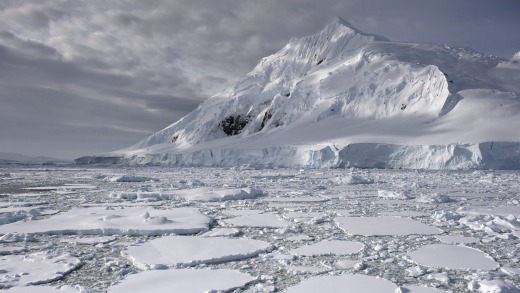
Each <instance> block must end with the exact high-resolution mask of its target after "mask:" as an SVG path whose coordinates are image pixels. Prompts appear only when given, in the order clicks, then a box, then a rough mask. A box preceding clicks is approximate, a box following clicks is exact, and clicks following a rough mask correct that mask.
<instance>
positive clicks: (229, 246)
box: [123, 236, 272, 270]
mask: <svg viewBox="0 0 520 293" xmlns="http://www.w3.org/2000/svg"><path fill="white" fill-rule="evenodd" d="M270 249H272V247H271V245H270V244H269V243H266V242H263V241H259V240H252V239H244V238H239V239H228V238H217V237H211V238H208V237H198V236H169V237H161V238H158V239H154V240H151V241H148V242H146V243H143V244H141V245H138V246H130V247H128V248H127V249H126V250H125V251H124V252H123V254H124V255H125V256H126V257H128V258H129V259H130V260H131V261H132V263H134V264H135V265H136V266H137V267H139V268H141V269H144V270H149V269H157V268H160V269H164V268H168V267H178V266H193V265H197V264H210V263H221V262H226V261H233V260H240V259H244V258H250V257H254V256H257V255H258V254H260V253H263V252H266V251H268V250H270Z"/></svg>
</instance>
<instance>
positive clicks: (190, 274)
mask: <svg viewBox="0 0 520 293" xmlns="http://www.w3.org/2000/svg"><path fill="white" fill-rule="evenodd" d="M253 280H254V279H253V278H252V277H251V276H250V275H248V274H244V273H241V272H238V271H234V270H229V269H218V270H210V269H171V270H154V271H145V272H142V273H138V274H135V275H129V276H128V277H126V278H125V279H124V280H123V281H122V282H121V283H119V284H117V285H114V286H112V287H110V288H108V292H109V293H128V292H149V291H150V290H151V289H153V290H152V291H153V292H154V293H170V292H182V293H202V292H208V293H209V292H222V291H229V290H232V289H234V288H239V287H242V286H244V285H246V284H247V283H249V282H251V281H253Z"/></svg>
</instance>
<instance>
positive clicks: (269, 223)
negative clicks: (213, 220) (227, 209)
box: [224, 214, 292, 228]
mask: <svg viewBox="0 0 520 293" xmlns="http://www.w3.org/2000/svg"><path fill="white" fill-rule="evenodd" d="M224 222H225V223H227V224H230V225H233V226H237V227H267V228H284V227H287V226H290V225H292V224H291V222H288V221H286V220H283V219H281V218H280V217H279V216H278V215H275V214H259V215H248V216H240V217H236V218H231V219H226V220H225V221H224Z"/></svg>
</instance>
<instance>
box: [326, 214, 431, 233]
mask: <svg viewBox="0 0 520 293" xmlns="http://www.w3.org/2000/svg"><path fill="white" fill-rule="evenodd" d="M336 223H337V224H338V225H339V227H340V228H341V229H342V230H343V231H345V232H346V233H348V234H351V235H362V236H372V235H411V234H420V235H432V234H439V233H441V230H439V229H437V228H435V227H432V226H430V225H426V224H424V223H422V222H419V221H416V220H412V219H408V218H400V217H338V218H336Z"/></svg>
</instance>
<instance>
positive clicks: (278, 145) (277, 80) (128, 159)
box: [77, 18, 520, 169]
mask: <svg viewBox="0 0 520 293" xmlns="http://www.w3.org/2000/svg"><path fill="white" fill-rule="evenodd" d="M517 55H518V54H517ZM517 55H515V57H514V58H512V59H511V60H507V59H502V58H499V57H496V56H488V55H484V54H481V53H478V52H475V51H473V50H471V49H468V48H454V47H450V46H447V45H431V44H414V43H397V42H392V41H389V40H387V39H385V38H383V37H379V36H375V35H370V34H366V33H363V32H361V31H360V30H358V29H356V28H354V27H353V26H352V25H351V24H349V23H348V22H346V21H345V20H342V19H340V18H338V19H335V20H334V21H333V22H332V23H330V24H329V25H328V26H326V27H325V28H324V29H323V31H321V32H320V33H318V34H315V35H311V36H308V37H304V38H301V39H292V40H290V42H289V43H288V44H287V45H286V46H285V47H284V48H282V49H281V50H280V51H278V52H277V53H275V54H273V55H271V56H268V57H266V58H264V59H262V60H261V61H260V63H259V64H258V65H257V66H256V67H255V68H254V69H253V71H251V72H250V73H249V74H247V75H246V76H245V77H244V78H243V79H242V80H240V81H239V82H238V83H236V84H235V85H234V86H232V87H230V88H227V89H225V90H224V91H222V92H220V93H218V94H216V95H215V96H213V97H211V98H209V99H207V100H206V101H205V102H203V103H202V104H201V105H200V106H199V107H198V108H197V109H196V110H194V111H193V112H191V113H190V114H188V115H187V116H185V117H184V118H182V119H181V120H179V121H177V122H175V123H174V124H172V125H170V126H168V127H167V128H165V129H163V130H161V131H159V132H157V133H155V134H153V135H151V136H150V137H148V138H146V139H144V140H142V141H141V142H139V143H137V144H135V145H133V146H131V147H129V148H126V149H123V150H120V151H116V152H112V153H107V154H103V155H100V156H94V157H84V158H80V159H78V160H77V162H78V163H95V162H113V163H130V164H150V163H151V164H156V163H161V164H173V165H193V166H234V165H242V164H255V165H272V166H291V167H296V166H297V167H381V168H419V169H422V168H424V169H443V168H452V169H454V168H505V169H518V168H520V143H519V142H520V131H518V128H519V127H520V98H519V97H518V95H520V61H518V58H517V57H518V56H517Z"/></svg>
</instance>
